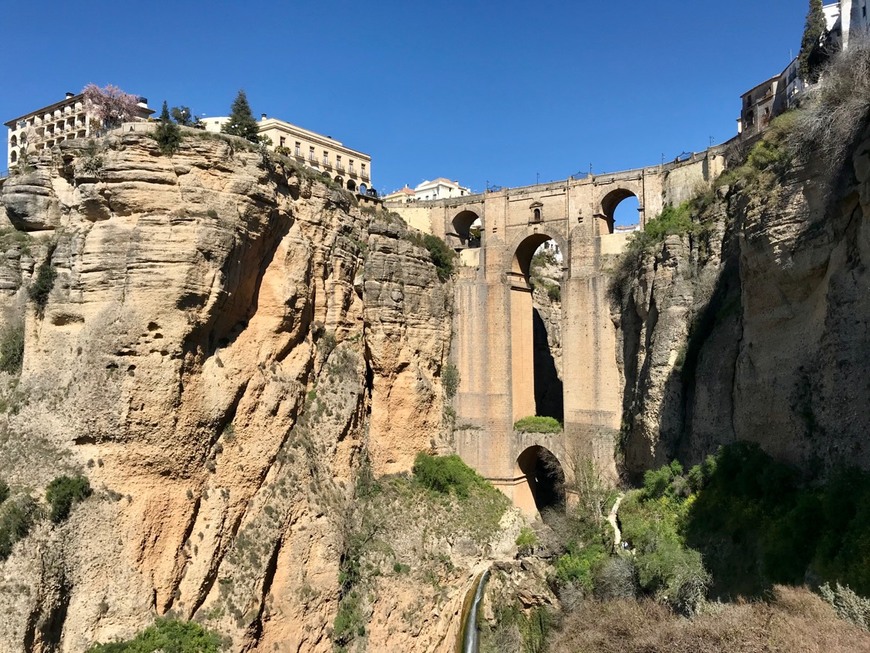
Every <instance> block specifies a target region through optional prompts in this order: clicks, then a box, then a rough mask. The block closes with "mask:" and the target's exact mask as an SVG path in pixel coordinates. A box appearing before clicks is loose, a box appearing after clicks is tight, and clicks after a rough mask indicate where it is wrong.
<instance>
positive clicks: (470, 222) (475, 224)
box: [451, 209, 483, 247]
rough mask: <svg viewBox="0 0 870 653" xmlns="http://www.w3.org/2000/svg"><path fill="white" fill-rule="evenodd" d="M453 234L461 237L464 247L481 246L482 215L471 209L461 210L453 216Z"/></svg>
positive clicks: (460, 240)
mask: <svg viewBox="0 0 870 653" xmlns="http://www.w3.org/2000/svg"><path fill="white" fill-rule="evenodd" d="M451 225H452V226H453V235H455V236H456V237H458V238H459V242H460V243H461V244H462V246H463V247H480V242H481V234H482V228H483V225H482V222H481V219H480V216H479V215H478V214H477V213H475V212H474V211H472V210H470V209H466V210H464V211H460V212H459V213H457V214H456V216H455V217H454V218H453V220H452V222H451Z"/></svg>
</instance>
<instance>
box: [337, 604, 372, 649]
mask: <svg viewBox="0 0 870 653" xmlns="http://www.w3.org/2000/svg"><path fill="white" fill-rule="evenodd" d="M365 624H366V622H365V619H364V617H363V614H362V601H361V599H360V597H359V595H358V594H357V593H356V592H351V593H350V594H349V595H348V596H346V597H344V598H343V599H342V601H341V603H340V604H339V606H338V612H337V613H336V615H335V621H334V622H333V624H332V641H333V643H334V644H336V645H337V646H338V647H340V649H339V650H344V649H343V647H346V646H347V645H348V644H350V643H351V642H352V641H353V640H354V638H355V637H362V636H363V635H365V632H366V628H365Z"/></svg>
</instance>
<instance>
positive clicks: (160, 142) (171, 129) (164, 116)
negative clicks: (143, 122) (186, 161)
mask: <svg viewBox="0 0 870 653" xmlns="http://www.w3.org/2000/svg"><path fill="white" fill-rule="evenodd" d="M154 140H156V141H157V146H158V147H159V148H160V151H161V152H163V154H172V153H173V152H175V151H176V150H177V149H178V146H179V145H180V144H181V131H180V130H179V129H178V125H176V124H175V123H174V122H172V118H170V117H169V108H168V107H167V106H166V100H164V101H163V110H162V111H161V112H160V123H159V124H158V125H157V129H155V130H154Z"/></svg>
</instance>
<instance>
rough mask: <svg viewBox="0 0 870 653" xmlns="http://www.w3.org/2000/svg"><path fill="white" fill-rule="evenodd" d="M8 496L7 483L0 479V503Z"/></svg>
mask: <svg viewBox="0 0 870 653" xmlns="http://www.w3.org/2000/svg"><path fill="white" fill-rule="evenodd" d="M8 498H9V484H8V483H7V482H6V481H4V480H3V479H0V504H2V503H3V502H4V501H6V499H8Z"/></svg>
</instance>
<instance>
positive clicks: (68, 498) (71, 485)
mask: <svg viewBox="0 0 870 653" xmlns="http://www.w3.org/2000/svg"><path fill="white" fill-rule="evenodd" d="M89 496H91V484H90V482H89V481H88V479H87V478H86V477H84V476H59V477H58V478H56V479H54V480H53V481H52V482H51V483H49V484H48V487H47V488H46V489H45V500H46V501H48V504H49V506H51V513H50V516H51V521H53V522H54V523H55V524H59V523H60V522H62V521H63V520H65V519H66V518H67V517H69V513H70V510H72V507H73V504H74V503H78V502H79V501H83V500H85V499H86V498H88V497H89Z"/></svg>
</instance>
